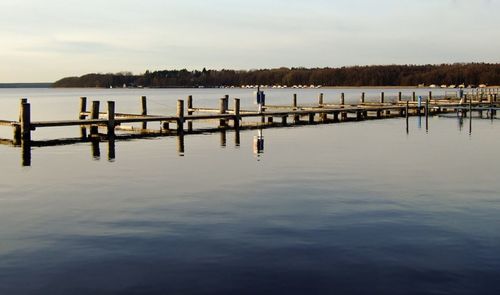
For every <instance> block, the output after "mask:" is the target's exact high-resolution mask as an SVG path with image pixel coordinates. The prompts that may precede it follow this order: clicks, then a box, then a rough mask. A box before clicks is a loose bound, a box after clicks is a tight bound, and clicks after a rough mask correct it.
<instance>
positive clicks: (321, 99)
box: [318, 93, 324, 108]
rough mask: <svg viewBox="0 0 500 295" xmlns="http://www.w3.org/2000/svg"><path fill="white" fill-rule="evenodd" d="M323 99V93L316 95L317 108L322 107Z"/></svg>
mask: <svg viewBox="0 0 500 295" xmlns="http://www.w3.org/2000/svg"><path fill="white" fill-rule="evenodd" d="M323 98H324V95H323V93H320V94H319V95H318V106H319V107H320V108H321V107H323Z"/></svg>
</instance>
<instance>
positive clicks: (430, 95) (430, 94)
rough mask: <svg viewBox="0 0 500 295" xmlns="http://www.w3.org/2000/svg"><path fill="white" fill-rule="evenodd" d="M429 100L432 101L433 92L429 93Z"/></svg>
mask: <svg viewBox="0 0 500 295" xmlns="http://www.w3.org/2000/svg"><path fill="white" fill-rule="evenodd" d="M429 100H432V91H429Z"/></svg>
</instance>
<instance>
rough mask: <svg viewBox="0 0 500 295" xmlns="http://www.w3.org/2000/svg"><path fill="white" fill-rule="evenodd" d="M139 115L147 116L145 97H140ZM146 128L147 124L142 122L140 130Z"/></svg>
mask: <svg viewBox="0 0 500 295" xmlns="http://www.w3.org/2000/svg"><path fill="white" fill-rule="evenodd" d="M141 115H142V116H147V115H148V102H147V98H146V96H141ZM147 128H148V123H147V122H143V123H142V129H147Z"/></svg>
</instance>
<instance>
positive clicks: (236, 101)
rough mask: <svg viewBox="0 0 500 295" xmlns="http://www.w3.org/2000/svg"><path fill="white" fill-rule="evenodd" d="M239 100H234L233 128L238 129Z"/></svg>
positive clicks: (239, 118)
mask: <svg viewBox="0 0 500 295" xmlns="http://www.w3.org/2000/svg"><path fill="white" fill-rule="evenodd" d="M240 120H241V117H240V99H239V98H235V99H234V128H236V129H238V128H240Z"/></svg>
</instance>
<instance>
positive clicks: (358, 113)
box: [356, 111, 363, 121]
mask: <svg viewBox="0 0 500 295" xmlns="http://www.w3.org/2000/svg"><path fill="white" fill-rule="evenodd" d="M356 120H358V121H361V120H363V112H362V111H356Z"/></svg>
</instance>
